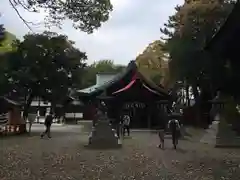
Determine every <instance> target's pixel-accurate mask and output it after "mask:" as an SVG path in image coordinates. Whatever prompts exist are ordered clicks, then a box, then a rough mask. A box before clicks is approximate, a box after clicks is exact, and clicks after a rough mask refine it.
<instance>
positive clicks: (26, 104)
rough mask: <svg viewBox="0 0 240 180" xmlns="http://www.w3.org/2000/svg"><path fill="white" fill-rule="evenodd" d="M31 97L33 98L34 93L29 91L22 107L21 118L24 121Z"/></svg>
mask: <svg viewBox="0 0 240 180" xmlns="http://www.w3.org/2000/svg"><path fill="white" fill-rule="evenodd" d="M33 98H34V94H33V93H32V92H31V93H30V94H29V96H28V97H27V99H26V101H25V104H24V108H23V119H24V120H25V121H26V120H27V117H28V110H29V107H30V106H31V103H32V101H33Z"/></svg>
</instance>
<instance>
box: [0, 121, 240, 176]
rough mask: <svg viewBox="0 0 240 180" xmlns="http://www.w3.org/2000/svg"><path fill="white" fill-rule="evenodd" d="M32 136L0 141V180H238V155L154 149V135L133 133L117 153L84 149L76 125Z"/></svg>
mask: <svg viewBox="0 0 240 180" xmlns="http://www.w3.org/2000/svg"><path fill="white" fill-rule="evenodd" d="M42 130H43V126H38V127H37V126H35V127H33V131H35V133H33V134H32V136H30V137H29V136H25V137H23V136H22V137H8V138H3V139H0V154H1V156H0V179H1V180H29V179H31V180H34V179H36V180H40V179H41V180H43V179H44V180H45V179H46V180H62V179H64V180H97V179H98V180H110V179H113V180H114V179H116V180H127V179H137V180H141V179H145V180H160V179H166V180H173V179H176V180H183V179H184V180H188V179H189V180H205V179H216V180H220V179H224V178H225V179H231V180H239V179H240V166H239V164H240V151H239V150H234V149H231V150H226V149H225V150H223V149H213V148H212V147H211V146H208V145H204V144H201V143H199V142H198V141H195V140H192V141H191V140H188V141H186V140H184V141H183V140H182V141H180V144H179V149H178V150H176V151H175V150H173V149H172V146H171V141H170V140H166V150H164V151H162V150H160V149H158V148H156V145H157V143H158V139H157V135H156V134H155V133H148V132H134V133H133V134H132V135H131V136H132V137H131V138H126V139H125V140H124V145H123V148H122V149H120V150H105V151H104V150H99V151H98V150H88V149H86V148H85V147H84V145H85V144H86V143H87V134H86V133H82V132H81V127H80V126H74V125H67V126H60V127H57V126H54V127H53V133H52V135H53V138H52V139H47V138H46V139H40V138H39V132H41V131H42Z"/></svg>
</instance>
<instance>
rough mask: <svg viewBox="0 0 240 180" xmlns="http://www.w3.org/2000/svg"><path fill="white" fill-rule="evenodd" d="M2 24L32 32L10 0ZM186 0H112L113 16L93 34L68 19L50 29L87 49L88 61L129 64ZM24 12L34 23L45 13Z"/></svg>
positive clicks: (3, 6)
mask: <svg viewBox="0 0 240 180" xmlns="http://www.w3.org/2000/svg"><path fill="white" fill-rule="evenodd" d="M0 1H1V2H0V13H1V15H2V16H1V17H0V24H4V26H5V28H6V29H7V30H8V31H9V32H11V33H13V34H15V35H16V36H17V37H18V38H21V37H22V36H23V35H24V34H26V33H28V32H29V29H28V28H27V27H26V26H25V25H24V23H23V22H22V20H21V19H20V18H19V17H18V16H17V14H16V12H15V11H14V9H13V8H12V7H11V6H10V4H9V2H8V0H0ZM183 1H184V0H148V1H147V0H111V2H112V4H113V9H114V10H113V11H112V12H111V14H110V18H109V20H108V21H107V22H105V23H104V24H103V25H102V27H100V28H99V29H98V30H96V31H95V32H94V33H93V34H90V35H89V34H87V33H84V32H80V31H79V30H75V29H74V28H72V26H71V21H70V20H69V21H66V22H64V24H63V28H62V29H61V30H60V29H58V28H56V27H53V28H52V29H50V31H55V32H58V33H61V34H65V35H67V36H68V37H69V39H70V40H73V41H75V42H76V47H77V48H79V49H80V50H81V51H84V52H86V54H87V56H88V63H92V62H94V61H98V60H101V59H111V60H113V61H114V62H115V63H116V64H127V63H128V62H129V61H130V60H133V59H135V58H136V57H137V56H138V54H140V53H142V52H143V50H144V49H145V48H146V47H147V45H148V44H149V43H151V42H153V41H154V40H158V39H160V37H161V33H160V27H163V24H164V23H165V22H167V20H168V17H169V15H172V14H174V7H175V6H176V5H178V4H182V3H183ZM19 12H20V13H21V15H22V16H23V17H24V18H25V19H26V20H27V21H32V22H41V21H42V20H43V19H44V13H29V12H26V11H24V10H23V9H19ZM32 29H33V30H34V31H35V32H42V31H44V30H48V29H46V28H45V27H44V26H38V27H36V26H32Z"/></svg>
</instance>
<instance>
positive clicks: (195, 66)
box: [161, 0, 234, 96]
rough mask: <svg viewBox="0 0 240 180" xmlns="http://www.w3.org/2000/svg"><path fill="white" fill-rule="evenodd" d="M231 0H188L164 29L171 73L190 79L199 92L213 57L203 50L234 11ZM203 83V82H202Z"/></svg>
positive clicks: (181, 78) (171, 17)
mask: <svg viewBox="0 0 240 180" xmlns="http://www.w3.org/2000/svg"><path fill="white" fill-rule="evenodd" d="M233 3H234V0H232V1H231V0H230V1H219V0H214V1H206V0H198V1H192V0H189V1H185V3H184V4H183V5H182V6H177V7H176V8H175V9H176V11H177V12H176V14H175V15H173V16H170V17H169V20H168V23H166V24H165V25H164V28H163V29H161V32H162V33H163V34H164V35H165V37H167V39H166V40H167V43H166V46H165V49H166V50H167V51H168V52H169V54H170V59H171V61H170V64H169V66H170V74H171V77H172V78H173V79H175V80H176V81H177V80H187V82H188V83H189V84H191V85H192V86H193V89H194V90H195V96H198V95H197V94H198V93H197V90H196V89H197V86H201V85H203V83H204V79H206V76H208V75H207V74H209V57H207V56H206V54H204V53H202V51H201V50H202V49H203V48H204V46H205V44H206V43H207V42H208V41H209V40H210V39H211V38H212V36H213V35H214V34H215V33H216V32H217V30H218V29H219V28H220V27H221V25H222V24H223V22H224V21H225V19H226V17H227V16H228V14H229V13H230V12H231V9H232V7H233ZM200 84H201V85H200Z"/></svg>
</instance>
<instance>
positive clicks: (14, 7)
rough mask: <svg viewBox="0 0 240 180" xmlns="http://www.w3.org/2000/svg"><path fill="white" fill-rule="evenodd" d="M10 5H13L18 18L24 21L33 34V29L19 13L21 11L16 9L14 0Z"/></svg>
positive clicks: (10, 1)
mask: <svg viewBox="0 0 240 180" xmlns="http://www.w3.org/2000/svg"><path fill="white" fill-rule="evenodd" d="M9 3H10V4H11V6H12V8H13V9H14V10H15V11H16V13H17V15H18V17H19V18H20V19H21V20H22V21H23V23H24V24H25V25H26V26H27V28H28V29H29V30H30V31H32V32H33V30H32V28H31V27H30V26H29V22H27V21H26V20H25V19H24V18H23V17H22V16H21V14H20V13H19V11H18V10H17V8H16V7H15V5H14V4H13V2H12V0H9Z"/></svg>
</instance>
